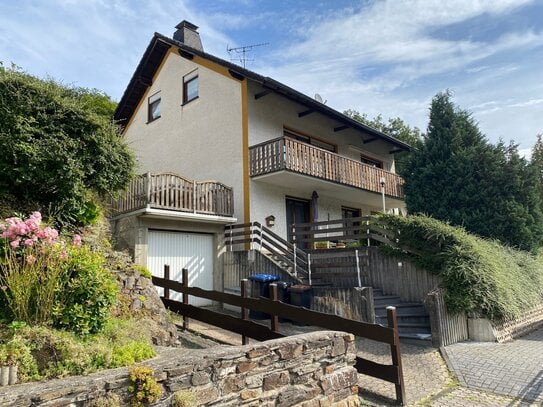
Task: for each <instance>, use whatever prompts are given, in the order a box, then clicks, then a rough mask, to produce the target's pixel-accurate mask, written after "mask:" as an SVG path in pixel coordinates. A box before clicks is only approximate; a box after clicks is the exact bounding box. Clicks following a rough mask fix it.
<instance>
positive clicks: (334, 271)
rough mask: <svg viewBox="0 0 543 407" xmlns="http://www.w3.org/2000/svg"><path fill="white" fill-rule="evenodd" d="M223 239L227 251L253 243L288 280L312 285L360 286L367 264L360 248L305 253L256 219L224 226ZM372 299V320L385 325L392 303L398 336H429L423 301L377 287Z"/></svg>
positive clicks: (422, 338) (424, 337) (365, 254)
mask: <svg viewBox="0 0 543 407" xmlns="http://www.w3.org/2000/svg"><path fill="white" fill-rule="evenodd" d="M225 242H226V244H227V246H229V247H230V250H233V248H234V247H236V246H237V247H238V250H239V249H241V250H243V249H245V250H246V249H247V245H248V244H250V245H251V246H253V245H255V246H256V247H257V248H258V251H259V252H260V253H261V254H262V255H263V256H265V257H266V258H267V259H268V260H270V261H271V262H272V263H273V264H274V265H275V266H276V267H277V268H278V269H279V270H280V271H281V272H282V273H284V274H285V277H286V276H289V277H290V279H291V280H292V282H295V283H298V284H307V285H311V286H314V287H318V286H322V287H358V286H361V285H362V284H363V283H364V281H363V277H365V276H366V275H367V267H368V266H369V260H368V252H367V250H366V249H365V248H364V247H360V248H358V249H354V250H353V249H334V250H333V251H329V250H312V251H308V252H305V251H303V250H300V249H299V248H297V247H296V246H295V245H293V244H291V243H290V242H287V241H286V240H284V239H282V238H281V237H280V236H278V235H277V234H275V233H274V232H272V231H271V230H269V229H268V228H266V227H265V226H263V225H261V224H260V223H258V222H251V223H246V224H240V225H230V226H228V227H227V228H226V230H225ZM332 253H333V255H331V254H332ZM373 300H374V310H375V322H376V323H378V324H381V325H386V324H387V317H386V307H388V306H394V307H396V315H397V318H398V328H399V331H400V337H402V338H410V339H415V340H430V339H431V328H430V317H429V315H428V312H427V311H426V308H425V307H424V304H422V303H416V302H406V301H402V300H401V299H400V297H399V296H395V295H385V294H384V293H383V291H382V290H380V289H378V288H374V290H373Z"/></svg>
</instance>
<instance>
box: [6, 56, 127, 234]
mask: <svg viewBox="0 0 543 407" xmlns="http://www.w3.org/2000/svg"><path fill="white" fill-rule="evenodd" d="M0 106H2V108H1V109H0V173H1V174H2V177H1V178H0V216H11V215H12V213H13V212H14V211H17V212H32V211H35V210H39V211H40V212H41V213H42V214H43V215H44V218H47V219H54V221H55V224H56V226H57V227H58V226H65V225H68V226H74V225H75V226H80V225H86V224H88V223H90V222H92V221H93V220H95V219H96V218H97V216H98V213H99V210H98V205H97V203H98V201H99V198H100V197H103V196H107V195H110V194H113V193H115V192H116V191H118V190H120V189H122V188H123V187H124V186H125V185H127V183H128V182H129V180H130V177H131V175H132V172H133V168H134V158H133V154H132V152H131V151H130V149H129V148H128V146H127V145H126V144H125V143H124V142H123V141H122V139H121V138H120V137H119V132H118V127H117V126H116V125H115V124H114V123H113V122H112V119H111V117H112V113H113V110H114V109H115V103H114V102H113V101H111V99H110V98H109V97H108V96H107V95H105V94H104V93H102V92H100V91H97V90H89V89H83V88H74V87H69V86H65V85H62V84H60V83H58V82H55V81H54V80H51V79H49V80H42V79H38V78H35V77H33V76H31V75H28V74H26V73H24V72H22V71H21V70H19V69H18V68H17V67H12V68H4V67H3V66H2V64H1V63H0Z"/></svg>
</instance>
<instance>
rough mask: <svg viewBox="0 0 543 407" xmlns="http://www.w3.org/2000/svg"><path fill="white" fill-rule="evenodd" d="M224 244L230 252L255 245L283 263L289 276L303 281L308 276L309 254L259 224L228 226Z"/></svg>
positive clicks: (225, 231)
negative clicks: (238, 246) (238, 247)
mask: <svg viewBox="0 0 543 407" xmlns="http://www.w3.org/2000/svg"><path fill="white" fill-rule="evenodd" d="M224 242H225V244H226V246H227V247H228V248H229V249H230V250H234V247H235V246H237V245H242V246H240V247H242V248H243V249H244V248H245V244H247V243H254V244H256V245H258V246H259V248H260V249H264V250H266V251H268V252H269V253H271V254H273V255H274V256H275V259H276V260H278V261H281V262H282V263H283V264H284V265H285V266H286V267H287V268H288V270H289V274H291V276H292V277H294V278H295V279H301V278H303V277H306V276H307V275H308V269H309V259H308V257H307V253H305V252H304V251H303V250H300V249H299V248H296V246H294V245H293V244H292V243H289V242H287V241H286V240H285V239H283V238H282V237H281V236H279V235H277V234H276V233H274V232H272V231H271V230H270V229H268V228H267V227H265V226H263V225H262V224H260V223H259V222H250V223H242V224H237V225H228V226H226V227H225V230H224Z"/></svg>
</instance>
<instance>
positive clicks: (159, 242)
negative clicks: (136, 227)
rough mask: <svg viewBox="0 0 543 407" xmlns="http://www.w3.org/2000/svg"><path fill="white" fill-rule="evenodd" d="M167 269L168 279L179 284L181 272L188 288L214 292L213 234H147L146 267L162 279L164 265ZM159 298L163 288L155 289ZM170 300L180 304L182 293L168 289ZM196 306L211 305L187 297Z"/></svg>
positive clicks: (152, 231)
mask: <svg viewBox="0 0 543 407" xmlns="http://www.w3.org/2000/svg"><path fill="white" fill-rule="evenodd" d="M165 264H168V265H169V266H170V279H172V280H175V281H179V282H180V281H181V270H182V269H184V268H186V269H188V271H189V285H190V286H192V287H200V288H203V289H206V290H212V289H213V235H208V234H202V233H184V232H163V231H157V230H150V231H149V245H148V258H147V267H148V268H149V270H150V271H151V273H152V274H153V275H154V276H157V277H163V276H164V265H165ZM158 290H159V293H160V295H162V294H163V290H162V288H158ZM170 298H171V299H172V300H176V301H181V294H178V293H176V292H173V291H172V290H170ZM189 303H190V304H192V305H196V306H203V305H210V304H211V301H210V300H206V299H204V298H197V297H192V296H190V297H189Z"/></svg>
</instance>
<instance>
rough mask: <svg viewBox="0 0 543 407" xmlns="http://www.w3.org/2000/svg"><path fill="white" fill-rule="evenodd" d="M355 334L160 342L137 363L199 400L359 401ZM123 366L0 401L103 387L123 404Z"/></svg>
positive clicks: (56, 402)
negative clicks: (194, 344)
mask: <svg viewBox="0 0 543 407" xmlns="http://www.w3.org/2000/svg"><path fill="white" fill-rule="evenodd" d="M354 360H355V343H354V336H353V335H351V334H347V333H344V332H334V331H319V332H312V333H308V334H303V335H297V336H291V337H288V338H282V339H276V340H273V341H267V342H261V343H258V344H251V345H245V346H232V347H227V346H218V347H216V348H208V349H202V350H192V349H191V350H187V349H181V348H176V349H175V348H165V349H164V352H163V353H162V354H161V356H160V357H158V358H155V359H153V360H150V361H147V362H145V363H143V364H145V365H147V366H149V367H151V368H152V369H154V371H155V378H156V380H157V381H158V382H159V383H160V385H161V386H162V388H163V389H164V396H163V398H162V399H161V400H160V401H159V402H157V403H156V404H155V405H157V406H169V405H171V399H172V396H173V394H174V393H175V392H177V391H186V392H191V393H193V394H194V397H195V399H196V402H197V405H203V406H239V405H244V406H293V405H298V406H304V407H321V406H337V407H340V406H341V407H349V406H358V405H359V399H358V386H357V383H358V379H357V372H356V370H355V369H354V367H353V364H354ZM128 386H129V379H128V369H127V368H119V369H114V370H109V371H104V372H99V373H95V374H91V375H89V376H78V377H72V378H66V379H58V380H52V381H49V382H45V383H37V384H36V383H27V384H22V385H15V386H9V387H6V388H4V390H5V391H4V392H2V393H1V394H0V405H10V406H11V405H14V406H31V405H32V406H42V407H44V406H67V405H70V406H92V405H93V404H94V405H97V402H99V401H100V399H101V398H102V399H103V398H104V397H106V396H107V394H108V393H109V394H111V393H114V394H116V395H118V396H119V397H120V400H121V402H122V405H129V403H130V394H129V392H128Z"/></svg>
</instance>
